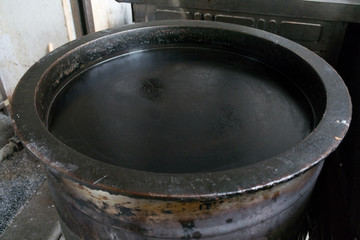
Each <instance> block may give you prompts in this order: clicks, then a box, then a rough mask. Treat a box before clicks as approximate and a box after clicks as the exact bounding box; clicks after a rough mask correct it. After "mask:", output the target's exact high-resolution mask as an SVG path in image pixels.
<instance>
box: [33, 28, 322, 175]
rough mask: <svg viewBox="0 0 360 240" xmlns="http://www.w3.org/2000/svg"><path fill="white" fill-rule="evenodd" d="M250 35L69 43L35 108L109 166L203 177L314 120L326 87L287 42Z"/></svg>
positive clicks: (263, 155) (197, 33)
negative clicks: (201, 175) (195, 174)
mask: <svg viewBox="0 0 360 240" xmlns="http://www.w3.org/2000/svg"><path fill="white" fill-rule="evenodd" d="M255 33H256V34H255V35H252V34H248V33H247V32H246V31H244V32H242V31H232V30H228V29H219V28H201V27H197V26H186V27H182V26H171V27H168V26H157V27H152V28H139V29H132V30H131V31H122V32H121V31H120V32H116V31H114V32H113V33H110V34H107V33H102V35H101V37H99V38H94V37H92V40H91V41H90V42H88V43H86V44H83V45H78V46H77V47H75V48H74V49H71V48H70V47H68V48H69V51H68V53H67V54H65V55H63V56H62V57H60V58H59V59H56V60H55V61H54V63H53V64H52V65H51V67H50V68H49V69H48V70H47V71H46V73H45V74H43V76H42V78H41V80H40V81H39V83H38V86H37V91H36V94H35V102H36V109H37V112H38V115H39V117H40V119H41V120H42V122H43V124H44V125H45V126H46V128H47V129H48V130H49V131H50V132H51V133H52V134H53V135H54V136H55V137H56V138H57V139H58V140H60V141H61V142H62V143H64V144H66V145H67V146H69V147H70V148H72V149H74V150H76V151H77V152H80V153H82V154H84V155H86V156H88V157H91V158H93V159H95V160H98V161H101V162H104V163H108V164H111V165H112V166H116V167H122V168H129V169H135V170H142V171H147V172H159V173H196V172H199V173H200V172H216V171H222V170H228V169H234V168H241V167H244V166H248V165H251V164H255V163H258V162H261V161H263V160H266V159H269V158H272V157H274V156H277V155H279V154H282V153H284V152H286V151H287V150H289V149H291V148H293V147H294V146H296V145H297V144H298V143H299V142H301V141H302V140H304V139H305V138H306V137H307V136H308V135H309V134H311V132H312V131H313V130H314V128H316V126H317V124H318V123H319V122H320V120H321V118H322V116H323V114H324V109H325V106H326V93H325V90H324V85H323V83H322V81H321V80H320V78H319V76H318V75H317V73H316V71H315V70H314V69H313V68H312V67H311V66H309V65H308V63H307V62H306V60H305V59H303V58H302V57H300V56H298V55H297V54H294V53H293V52H292V51H291V50H290V49H291V46H287V44H290V45H291V44H295V43H292V42H289V41H288V40H284V45H282V43H281V42H279V40H278V38H277V39H275V40H273V39H271V38H269V36H268V35H269V34H268V33H263V32H261V31H256V32H255ZM280 39H281V38H280ZM65 47H66V46H65ZM304 51H305V52H306V51H307V52H308V50H306V49H304Z"/></svg>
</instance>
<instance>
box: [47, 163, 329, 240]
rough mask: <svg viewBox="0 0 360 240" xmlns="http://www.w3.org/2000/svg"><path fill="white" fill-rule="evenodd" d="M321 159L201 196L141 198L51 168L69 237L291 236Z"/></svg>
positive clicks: (214, 239) (133, 239) (216, 238)
mask: <svg viewBox="0 0 360 240" xmlns="http://www.w3.org/2000/svg"><path fill="white" fill-rule="evenodd" d="M322 165H323V162H321V163H320V164H318V165H316V166H315V167H313V168H311V169H310V170H309V171H307V172H306V173H304V174H302V175H300V176H298V177H297V178H294V179H292V180H291V181H289V182H285V183H282V184H279V185H275V186H273V187H271V188H268V189H264V190H259V191H254V192H252V193H244V194H239V195H232V196H226V197H223V198H215V199H212V200H209V199H207V200H202V199H192V200H190V201H189V199H186V200H181V199H177V200H174V199H171V200H170V199H169V200H164V199H157V198H148V199H138V198H133V197H130V196H125V195H121V194H114V193H110V192H105V191H103V190H98V189H96V188H92V187H88V186H84V185H82V184H79V183H77V182H75V181H73V180H70V179H67V178H64V177H61V176H59V175H58V174H54V173H53V172H51V171H49V172H48V177H49V180H50V185H51V190H52V193H53V197H54V201H55V205H56V207H57V210H58V212H59V215H60V217H61V225H62V229H63V233H64V235H65V237H66V239H67V240H76V239H128V240H145V239H211V240H220V239H229V240H231V239H292V237H293V234H298V232H299V227H301V224H300V223H301V221H302V217H303V213H304V208H305V207H306V204H307V201H308V199H309V197H310V195H311V192H312V189H313V187H314V185H315V182H316V179H317V177H318V175H319V172H320V170H321V168H322Z"/></svg>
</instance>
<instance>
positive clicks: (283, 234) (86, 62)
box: [11, 21, 351, 240]
mask: <svg viewBox="0 0 360 240" xmlns="http://www.w3.org/2000/svg"><path fill="white" fill-rule="evenodd" d="M170 46H171V47H177V46H179V47H181V46H186V47H188V46H195V47H206V48H210V49H220V50H222V51H230V52H233V53H236V54H240V55H242V56H246V57H247V58H249V59H255V60H256V61H259V62H262V63H264V64H266V65H268V66H270V67H271V68H273V69H276V71H278V72H280V73H281V74H283V75H284V76H286V77H287V78H288V79H290V80H291V81H292V82H293V83H295V85H296V86H297V87H298V88H300V89H301V91H302V92H303V93H304V94H305V95H306V97H307V99H308V101H309V102H310V104H311V106H312V111H313V115H314V128H313V130H312V132H311V133H310V134H309V135H308V136H306V137H305V138H304V139H303V140H302V141H301V142H300V143H298V144H297V145H295V146H293V147H291V148H290V149H287V150H286V151H284V152H282V153H280V154H278V155H276V156H273V157H270V158H267V159H264V160H262V161H259V162H256V163H254V164H250V165H246V166H243V167H237V168H231V169H225V170H222V171H205V172H196V173H163V172H153V171H142V170H136V169H131V168H124V167H121V166H116V165H112V164H109V163H105V162H102V161H98V160H96V159H93V158H91V157H88V156H86V155H84V154H82V153H79V152H78V151H75V150H74V149H72V148H70V147H69V146H67V145H66V144H64V143H63V142H61V141H60V140H59V139H58V138H56V137H55V136H54V135H52V133H51V132H50V131H49V129H48V127H49V122H51V120H52V117H53V116H52V114H51V111H50V109H51V107H52V103H53V102H54V99H55V98H56V97H57V95H58V94H59V93H60V92H61V90H62V89H63V88H64V87H66V86H68V85H69V84H71V83H72V79H74V77H75V76H78V75H79V74H81V73H82V72H84V71H86V70H87V69H89V68H91V67H93V66H95V65H97V64H100V63H103V62H105V61H108V60H110V59H112V58H115V57H118V56H121V55H125V54H129V53H132V52H136V51H142V50H149V49H162V48H167V47H170ZM140 90H141V91H142V94H143V97H145V98H147V99H150V100H155V101H157V100H158V99H160V98H162V96H163V94H164V91H166V87H164V85H163V84H162V83H161V82H160V81H159V80H157V79H155V78H151V79H150V80H146V81H144V82H143V88H142V89H140ZM104 94H106V93H104ZM94 107H95V106H94ZM96 107H101V106H96ZM11 109H12V119H13V124H14V127H15V131H16V134H17V135H18V137H19V138H20V139H21V141H22V142H23V144H24V145H25V146H26V148H27V149H28V150H29V151H30V152H31V153H33V154H34V155H35V156H36V157H37V158H39V159H40V160H41V161H42V162H43V163H44V164H45V165H46V167H47V170H48V172H47V175H48V179H49V182H50V186H51V191H52V195H53V198H54V202H55V205H56V208H57V210H58V213H59V215H60V219H61V220H60V221H61V225H62V230H63V233H64V235H65V237H66V239H68V240H71V239H133V240H140V239H213V240H215V239H291V237H292V235H291V234H293V233H296V232H297V231H298V230H299V229H298V226H299V224H298V223H299V222H300V221H301V220H302V217H303V212H304V209H305V207H306V203H307V201H308V199H309V197H310V195H311V191H312V189H313V187H314V184H315V182H316V179H317V176H318V174H319V172H320V171H321V167H322V165H323V161H324V159H325V158H326V157H327V156H328V155H329V154H330V153H331V152H332V151H333V150H335V148H336V147H337V146H338V145H339V144H340V142H341V140H342V139H343V138H344V136H345V134H346V132H347V129H348V127H349V124H350V121H351V101H350V97H349V94H348V91H347V89H346V87H345V85H344V83H343V82H342V80H341V78H340V77H339V75H338V74H337V73H336V72H335V71H334V70H333V69H332V68H331V67H330V66H329V65H328V64H327V63H326V62H325V61H324V60H322V59H321V58H320V57H318V56H317V55H315V54H314V53H312V52H310V51H309V50H307V49H305V48H303V47H301V46H300V45H298V44H296V43H293V42H291V41H289V40H287V39H284V38H282V37H279V36H276V35H273V34H271V33H267V32H264V31H260V30H257V29H251V28H247V27H242V26H236V25H231V24H224V23H216V22H196V21H159V22H151V23H140V24H133V25H128V26H123V27H120V28H115V29H109V30H105V31H102V32H97V33H94V34H90V35H88V36H85V37H82V38H80V39H77V40H75V41H73V42H70V43H68V44H66V45H64V46H62V47H60V48H58V49H56V50H54V51H53V52H51V53H50V54H48V55H47V56H45V57H44V58H42V59H41V60H39V61H38V62H37V63H35V64H34V65H33V66H32V67H31V68H30V69H29V71H28V72H27V73H26V74H25V75H24V76H23V78H22V79H21V80H20V82H19V84H18V86H17V88H16V90H15V92H14V95H13V99H12V101H11ZM258 151H261V149H259V150H258Z"/></svg>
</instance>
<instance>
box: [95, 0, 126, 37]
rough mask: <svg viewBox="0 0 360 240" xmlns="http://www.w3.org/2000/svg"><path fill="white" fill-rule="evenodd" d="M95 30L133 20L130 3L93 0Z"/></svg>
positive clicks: (113, 0) (112, 0)
mask: <svg viewBox="0 0 360 240" xmlns="http://www.w3.org/2000/svg"><path fill="white" fill-rule="evenodd" d="M91 6H92V10H93V18H94V26H95V31H100V30H103V29H107V28H111V27H116V26H120V25H123V24H128V23H131V22H132V11H131V4H130V3H118V2H116V1H115V0H91Z"/></svg>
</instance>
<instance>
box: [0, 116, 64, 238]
mask: <svg viewBox="0 0 360 240" xmlns="http://www.w3.org/2000/svg"><path fill="white" fill-rule="evenodd" d="M20 149H21V145H19V144H18V143H17V142H16V138H14V132H13V129H12V125H11V121H10V119H9V118H8V117H7V116H5V115H4V114H2V113H1V112H0V239H1V240H14V239H29V240H31V239H36V240H38V239H44V240H45V239H46V240H58V239H60V236H61V231H60V226H59V222H58V216H57V212H56V209H55V207H54V204H53V202H52V199H51V196H50V192H49V188H48V185H47V182H46V176H45V169H44V166H43V164H42V163H40V162H39V161H38V160H37V159H36V158H35V157H33V156H32V155H30V154H29V153H27V152H26V151H25V150H24V149H22V150H20Z"/></svg>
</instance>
